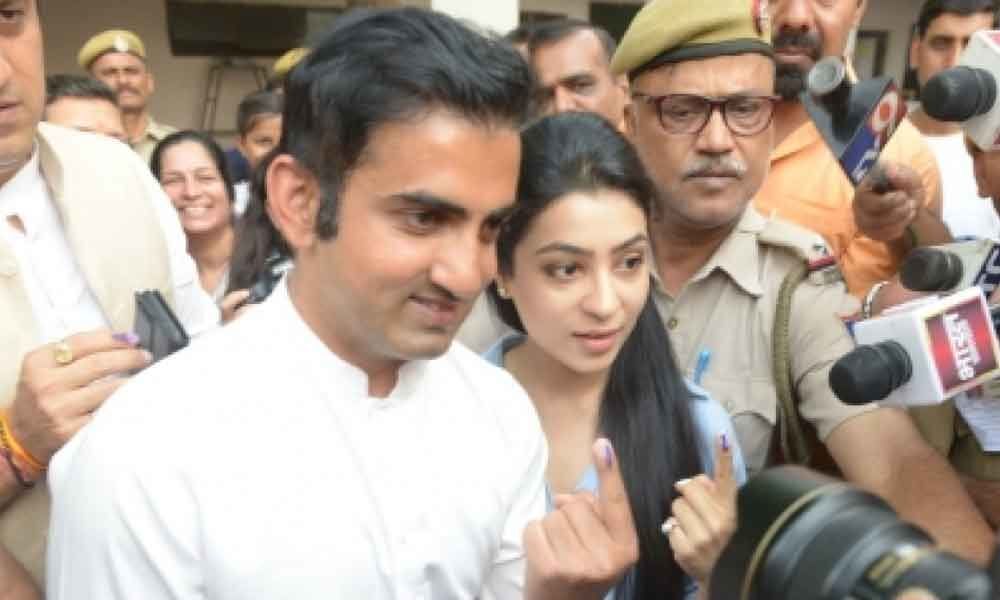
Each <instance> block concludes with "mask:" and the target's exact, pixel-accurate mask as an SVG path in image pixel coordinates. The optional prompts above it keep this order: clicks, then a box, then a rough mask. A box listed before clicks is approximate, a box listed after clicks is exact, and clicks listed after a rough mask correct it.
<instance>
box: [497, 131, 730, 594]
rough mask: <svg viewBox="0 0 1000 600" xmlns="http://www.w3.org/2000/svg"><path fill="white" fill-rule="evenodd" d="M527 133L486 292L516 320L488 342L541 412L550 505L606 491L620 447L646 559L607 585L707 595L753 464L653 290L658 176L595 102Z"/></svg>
mask: <svg viewBox="0 0 1000 600" xmlns="http://www.w3.org/2000/svg"><path fill="white" fill-rule="evenodd" d="M522 142H523V149H522V159H521V174H520V181H519V186H518V199H517V204H516V208H515V209H514V212H513V213H512V215H511V216H510V218H509V219H508V220H507V221H506V223H505V224H504V226H503V227H501V229H500V233H499V238H498V241H497V257H498V267H499V268H498V277H497V281H496V282H495V284H494V285H492V286H491V287H490V289H489V292H488V293H489V295H490V298H491V300H492V302H493V304H494V306H495V307H496V309H497V311H498V313H499V314H500V316H501V318H502V319H503V320H504V322H506V323H507V325H509V326H511V327H512V328H514V329H515V330H516V333H514V334H511V335H509V336H507V337H505V338H503V339H501V340H500V341H499V342H498V343H497V344H496V345H495V346H494V347H493V348H492V349H490V351H488V352H487V353H486V355H485V356H486V358H487V359H488V360H490V361H492V362H494V363H495V364H497V365H499V366H502V367H503V368H505V369H507V370H508V371H509V372H510V373H511V374H512V375H513V376H514V377H515V378H516V379H517V380H518V381H519V382H520V384H521V385H522V386H523V387H524V388H525V390H527V392H528V395H529V396H530V397H531V399H532V401H533V402H534V404H535V408H536V409H537V411H538V415H539V418H540V419H541V423H542V428H543V429H544V431H545V434H546V437H547V439H548V443H549V448H550V455H549V463H548V466H547V472H546V475H547V483H548V490H549V500H550V508H553V507H555V506H557V505H560V504H561V503H563V502H564V501H565V500H564V498H565V497H566V495H571V494H577V495H579V494H580V493H584V492H589V493H596V491H597V487H598V477H597V471H596V470H595V466H594V464H593V463H594V460H593V458H592V457H593V454H592V446H593V444H594V441H595V439H598V438H607V439H608V440H609V441H610V442H611V445H612V446H613V447H614V449H615V452H616V454H617V459H618V461H619V463H620V469H621V473H622V476H623V479H624V482H625V489H626V491H627V494H628V501H629V504H630V507H631V510H632V515H633V521H634V525H635V530H636V532H637V535H638V540H639V558H638V561H637V562H636V563H635V565H634V566H633V567H631V568H629V569H627V570H626V571H625V572H623V573H621V576H620V577H619V578H618V580H617V582H616V585H615V586H614V588H613V589H612V590H611V591H610V592H609V594H608V597H609V598H618V599H629V600H631V599H639V598H656V599H661V598H671V599H672V598H677V599H680V598H694V597H696V594H697V595H700V596H701V597H706V598H707V590H706V588H707V583H708V579H709V575H710V572H711V568H712V566H713V565H714V563H715V560H716V558H717V557H718V555H719V554H720V553H721V551H722V548H723V547H724V546H725V543H726V542H727V541H728V539H729V536H730V535H731V534H732V532H733V531H734V529H735V521H736V487H737V485H738V484H740V483H742V482H743V480H744V479H745V469H744V465H743V459H742V455H741V454H740V451H739V449H738V447H737V446H736V445H735V437H734V434H733V429H732V425H731V423H730V421H729V417H728V415H727V414H726V412H725V411H724V410H723V408H722V407H721V406H720V405H719V404H718V403H716V402H715V401H714V400H712V399H711V398H709V397H708V395H707V393H706V392H704V391H703V390H701V389H699V388H698V387H696V386H694V385H692V384H689V383H686V382H685V381H684V379H683V378H682V377H681V375H680V372H679V370H678V368H677V366H676V365H675V363H674V360H673V358H672V356H673V353H672V350H671V346H670V341H669V339H668V337H667V333H666V327H665V326H664V323H663V321H662V320H661V319H660V316H659V314H658V313H657V311H656V308H655V305H654V304H653V300H652V298H651V295H650V289H651V286H652V285H653V280H652V279H651V270H650V255H651V247H650V240H649V237H648V234H647V225H648V221H649V219H650V217H651V214H652V212H653V201H654V192H653V188H652V186H651V184H650V183H649V181H648V180H647V177H646V175H645V172H644V171H643V167H642V165H641V163H640V161H639V158H638V157H637V156H636V154H635V152H634V150H633V149H632V147H631V146H630V145H629V143H628V142H627V141H626V140H625V139H624V138H622V137H621V136H620V135H619V134H618V133H617V132H616V131H615V130H614V129H613V128H612V127H611V126H610V125H608V124H607V123H605V122H604V121H603V120H602V119H600V118H599V117H596V116H594V115H588V114H583V113H568V114H562V115H557V116H553V117H547V118H545V119H542V120H541V121H539V122H537V123H535V124H534V125H532V126H531V127H530V128H528V129H527V130H526V131H525V132H524V133H523V134H522ZM713 455H715V456H714V459H713ZM664 532H666V533H664Z"/></svg>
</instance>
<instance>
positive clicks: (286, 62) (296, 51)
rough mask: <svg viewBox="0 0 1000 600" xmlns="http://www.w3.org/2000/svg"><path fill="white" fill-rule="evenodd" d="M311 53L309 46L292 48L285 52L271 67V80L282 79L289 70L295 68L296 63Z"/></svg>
mask: <svg viewBox="0 0 1000 600" xmlns="http://www.w3.org/2000/svg"><path fill="white" fill-rule="evenodd" d="M307 54H309V48H292V49H291V50H289V51H288V52H285V53H284V54H282V55H281V56H280V57H278V60H276V61H274V66H273V67H271V81H281V80H282V79H284V78H285V75H288V72H289V71H291V70H292V69H294V68H295V65H297V64H299V62H300V61H301V60H302V59H303V58H305V57H306V55H307Z"/></svg>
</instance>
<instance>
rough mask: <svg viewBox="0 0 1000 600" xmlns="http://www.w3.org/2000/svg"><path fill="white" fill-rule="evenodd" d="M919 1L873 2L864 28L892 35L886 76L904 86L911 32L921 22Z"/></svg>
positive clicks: (886, 62) (864, 22)
mask: <svg viewBox="0 0 1000 600" xmlns="http://www.w3.org/2000/svg"><path fill="white" fill-rule="evenodd" d="M921 4H922V2H921V1H919V0H869V2H868V13H867V14H866V15H865V19H864V21H863V22H862V24H861V28H862V29H876V30H884V31H888V32H889V51H888V53H887V55H886V60H885V69H886V71H885V74H886V75H889V76H891V77H892V78H893V79H895V80H896V81H897V82H898V83H900V84H902V81H903V69H904V68H905V66H906V54H907V52H908V51H909V43H910V29H911V28H912V27H913V24H914V23H915V22H916V21H917V12H918V11H919V10H920V5H921Z"/></svg>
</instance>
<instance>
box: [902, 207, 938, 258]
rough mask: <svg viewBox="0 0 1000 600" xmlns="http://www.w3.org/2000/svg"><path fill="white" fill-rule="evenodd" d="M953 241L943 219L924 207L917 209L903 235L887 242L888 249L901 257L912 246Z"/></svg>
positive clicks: (907, 252) (908, 251) (934, 244)
mask: <svg viewBox="0 0 1000 600" xmlns="http://www.w3.org/2000/svg"><path fill="white" fill-rule="evenodd" d="M952 241H954V238H953V237H952V235H951V231H950V230H949V229H948V226H947V225H945V223H944V221H943V220H942V219H941V218H940V217H938V216H937V215H935V214H934V213H932V212H931V211H930V210H928V209H927V208H926V207H920V208H919V209H917V216H916V217H914V218H913V221H912V222H910V225H909V227H907V229H906V231H905V232H903V235H902V236H900V237H899V238H897V239H896V240H893V241H892V242H890V243H889V247H890V249H892V251H893V254H895V255H896V256H897V257H899V258H902V257H904V256H906V255H907V254H909V253H910V251H911V250H913V249H914V248H919V247H921V246H936V245H938V244H947V243H949V242H952Z"/></svg>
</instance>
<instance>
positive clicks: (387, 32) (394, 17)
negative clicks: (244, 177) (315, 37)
mask: <svg viewBox="0 0 1000 600" xmlns="http://www.w3.org/2000/svg"><path fill="white" fill-rule="evenodd" d="M530 97H531V71H530V69H529V67H528V65H527V64H526V63H525V61H524V59H523V58H521V55H520V54H518V53H517V51H516V50H514V48H513V47H511V45H510V44H509V43H507V42H506V41H504V40H502V39H500V38H499V37H496V36H491V35H490V34H486V33H482V32H477V31H474V30H472V29H471V28H470V27H468V26H466V25H463V24H462V23H460V22H458V21H457V20H455V19H454V18H452V17H449V16H447V15H444V14H441V13H436V12H431V11H429V10H425V9H419V8H400V9H382V10H357V11H354V12H351V13H347V14H346V15H344V16H343V17H341V18H339V19H337V21H336V22H335V23H334V25H333V28H332V29H331V31H329V32H328V33H327V34H326V35H325V36H324V37H323V39H322V40H321V41H320V42H319V43H318V44H317V45H316V46H315V47H314V48H312V51H311V52H310V53H309V55H308V56H307V57H306V58H305V59H303V61H302V62H301V63H300V64H299V65H298V66H297V67H296V68H295V69H293V70H292V71H291V72H290V73H289V75H288V78H287V79H286V80H285V112H284V118H283V122H282V130H281V143H280V145H279V147H278V148H277V149H276V152H275V153H272V155H271V156H272V157H273V156H275V155H277V154H280V153H287V154H290V155H291V156H292V157H294V158H295V159H296V160H297V161H298V162H299V163H300V164H301V165H303V166H304V167H305V168H306V169H308V170H309V171H310V172H311V173H312V175H313V176H314V177H316V178H317V181H318V182H319V184H320V189H321V193H322V196H323V197H322V202H321V205H320V209H319V215H318V217H317V227H316V229H317V234H318V235H319V236H320V238H322V239H328V238H330V237H333V236H334V235H336V233H337V211H338V203H339V200H338V196H339V194H340V192H341V190H342V187H343V185H344V182H345V180H346V179H347V177H348V176H349V175H350V173H351V171H352V170H353V169H354V168H355V167H356V166H357V164H358V163H359V162H360V161H361V160H362V159H363V156H364V151H365V148H366V147H367V145H368V143H369V141H370V139H371V137H372V134H373V133H374V132H375V130H376V129H377V128H378V127H380V126H382V125H386V124H389V123H398V122H406V121H411V120H416V119H419V118H421V117H423V116H424V115H426V114H427V113H429V112H431V111H434V110H445V111H448V112H451V113H453V114H455V115H458V116H460V117H462V118H465V119H468V120H470V121H473V122H476V123H482V124H483V126H486V127H510V128H512V129H515V130H517V129H519V128H520V127H521V126H522V125H523V123H524V122H525V120H526V119H527V116H528V109H529V103H530ZM262 169H264V170H266V165H263V166H262Z"/></svg>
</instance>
